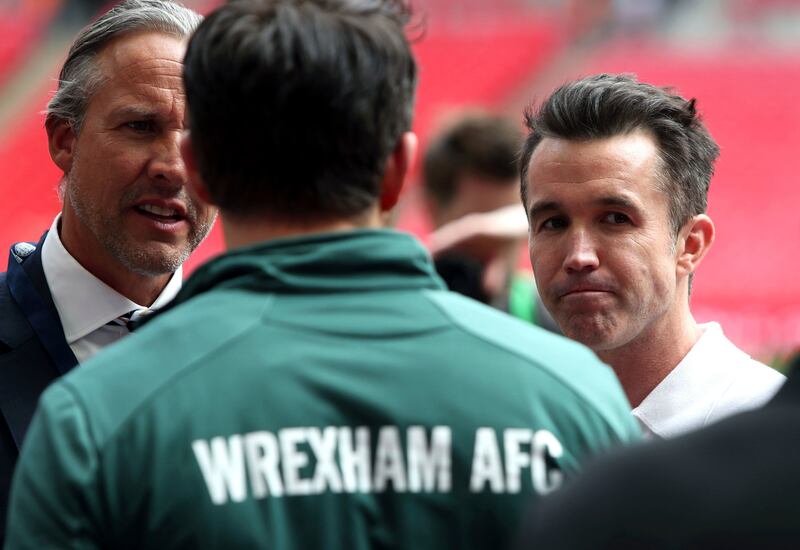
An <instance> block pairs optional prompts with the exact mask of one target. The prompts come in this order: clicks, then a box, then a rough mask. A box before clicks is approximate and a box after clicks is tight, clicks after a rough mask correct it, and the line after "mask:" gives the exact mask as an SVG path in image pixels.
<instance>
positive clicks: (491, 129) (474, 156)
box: [423, 113, 522, 206]
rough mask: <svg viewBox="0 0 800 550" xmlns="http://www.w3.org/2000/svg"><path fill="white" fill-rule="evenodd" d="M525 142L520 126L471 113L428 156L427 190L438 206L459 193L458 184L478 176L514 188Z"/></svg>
mask: <svg viewBox="0 0 800 550" xmlns="http://www.w3.org/2000/svg"><path fill="white" fill-rule="evenodd" d="M521 141H522V131H521V129H520V128H519V126H518V124H517V123H516V122H514V121H513V120H509V119H507V118H505V117H502V116H499V115H491V114H484V113H470V114H467V115H465V116H463V117H461V118H459V119H458V120H457V121H455V123H454V124H452V125H450V126H448V127H447V128H445V130H444V131H443V132H441V133H440V134H439V135H438V136H436V137H435V138H434V140H433V141H432V142H431V144H430V146H429V147H428V149H427V151H426V152H425V159H424V162H423V175H424V186H425V191H426V193H427V194H428V196H429V197H430V198H431V199H432V200H433V201H435V202H436V203H437V204H438V205H439V206H446V205H447V204H448V203H449V202H450V201H451V200H453V199H454V198H455V197H456V196H457V195H458V192H459V180H460V179H461V178H462V177H464V176H465V175H471V176H477V177H480V178H481V179H483V180H485V181H487V182H491V183H493V184H496V185H497V186H498V187H506V186H515V185H516V175H517V155H518V152H519V145H520V142H521Z"/></svg>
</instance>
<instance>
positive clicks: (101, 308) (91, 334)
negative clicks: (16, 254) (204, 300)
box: [42, 214, 183, 363]
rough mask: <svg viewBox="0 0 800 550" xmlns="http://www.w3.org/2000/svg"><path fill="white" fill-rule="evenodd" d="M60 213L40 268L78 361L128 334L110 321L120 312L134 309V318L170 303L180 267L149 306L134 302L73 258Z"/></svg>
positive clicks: (85, 358) (47, 239)
mask: <svg viewBox="0 0 800 550" xmlns="http://www.w3.org/2000/svg"><path fill="white" fill-rule="evenodd" d="M60 219H61V214H59V215H58V216H56V219H55V220H54V221H53V225H52V226H51V227H50V231H49V232H48V233H47V237H45V239H44V243H43V244H42V269H43V270H44V276H45V278H46V279H47V285H48V286H49V287H50V294H51V295H52V296H53V302H54V303H55V306H56V310H57V311H58V316H59V318H60V319H61V325H62V326H63V327H64V337H65V338H66V340H67V344H69V347H70V348H71V349H72V352H73V353H74V354H75V357H76V358H77V359H78V362H79V363H83V362H85V361H86V360H87V359H89V358H90V357H92V356H93V355H94V354H95V353H97V352H98V351H100V349H102V348H103V347H105V346H107V345H109V344H112V343H114V342H116V341H117V340H119V339H120V338H122V337H123V336H126V335H128V334H129V332H128V329H127V328H125V327H124V326H121V325H109V324H108V323H109V322H110V321H113V320H114V319H116V318H117V317H119V316H120V315H125V314H126V313H128V312H131V311H134V312H135V313H134V315H133V316H132V319H134V320H135V319H136V317H139V316H141V315H143V314H146V313H148V312H149V311H152V310H156V309H159V308H161V307H163V306H165V305H166V304H167V303H169V302H170V301H171V300H172V299H173V298H174V297H175V295H176V294H177V293H178V291H179V290H180V289H181V278H182V274H183V272H182V268H178V270H177V271H176V272H175V273H174V274H173V275H172V278H171V279H170V280H169V283H167V286H166V287H164V290H163V291H162V292H161V294H160V295H159V296H158V298H157V299H156V301H155V302H153V304H152V305H151V306H150V307H149V308H148V307H145V306H142V305H140V304H137V303H136V302H133V301H131V300H129V299H128V298H126V297H125V296H123V295H122V294H120V293H119V292H117V291H116V290H114V289H113V288H111V287H110V286H108V285H107V284H105V283H104V282H103V281H101V280H100V279H98V278H97V277H95V276H94V275H92V274H91V273H89V272H88V271H87V270H86V269H85V268H84V267H83V266H82V265H81V264H79V263H78V261H77V260H76V259H75V258H73V257H72V256H71V255H70V253H69V252H67V249H66V248H64V245H63V244H62V243H61V238H60V237H59V235H58V226H59V221H60Z"/></svg>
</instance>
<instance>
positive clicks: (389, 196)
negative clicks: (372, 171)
mask: <svg viewBox="0 0 800 550" xmlns="http://www.w3.org/2000/svg"><path fill="white" fill-rule="evenodd" d="M417 146H418V140H417V135H416V134H415V133H413V132H405V133H404V134H403V135H402V136H400V140H399V141H398V142H397V146H396V147H395V148H394V151H392V154H391V156H390V157H389V160H388V161H386V169H385V170H384V172H383V181H382V182H381V203H380V207H381V212H386V211H388V210H391V209H392V208H394V206H395V205H396V204H397V201H398V199H399V198H400V191H401V190H402V189H403V183H405V180H406V177H407V176H408V175H409V173H410V172H411V168H412V167H413V165H414V160H415V159H416V157H417Z"/></svg>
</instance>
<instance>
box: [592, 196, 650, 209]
mask: <svg viewBox="0 0 800 550" xmlns="http://www.w3.org/2000/svg"><path fill="white" fill-rule="evenodd" d="M594 202H595V203H596V204H599V205H601V206H619V207H621V208H628V209H638V208H639V206H638V205H637V204H636V203H635V202H633V201H632V200H631V199H629V198H627V197H621V196H619V195H615V196H609V197H600V198H599V199H597V200H595V201H594Z"/></svg>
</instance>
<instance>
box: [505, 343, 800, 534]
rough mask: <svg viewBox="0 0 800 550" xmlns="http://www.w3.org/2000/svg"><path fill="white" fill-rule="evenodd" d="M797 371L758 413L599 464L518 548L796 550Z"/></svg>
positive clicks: (538, 515) (541, 509) (535, 520)
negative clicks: (745, 549)
mask: <svg viewBox="0 0 800 550" xmlns="http://www.w3.org/2000/svg"><path fill="white" fill-rule="evenodd" d="M798 368H800V355H798V356H796V357H795V360H794V361H793V363H792V364H791V365H790V367H789V369H788V371H787V372H788V373H789V376H788V379H787V380H786V383H785V384H784V385H783V387H782V388H781V389H780V390H779V391H778V393H777V395H775V397H774V398H773V399H772V400H770V401H769V402H768V403H767V404H766V405H765V406H764V407H762V408H760V409H757V410H754V411H747V412H744V413H742V414H737V415H734V416H732V417H730V418H726V419H724V420H723V421H721V422H719V423H717V424H715V425H713V426H710V427H708V428H706V429H703V430H699V431H697V432H694V433H691V434H688V435H685V436H683V437H679V438H676V439H672V440H669V441H658V442H655V443H653V444H651V445H644V446H641V447H640V448H637V449H633V450H630V451H629V452H621V453H619V455H618V456H609V457H608V458H607V460H601V461H598V463H597V464H593V465H592V466H591V467H589V468H587V469H586V470H585V472H584V473H583V474H582V475H581V476H580V478H579V479H577V480H576V482H575V483H573V484H572V485H570V486H568V487H565V488H564V489H562V490H561V491H559V492H558V493H557V494H553V495H551V496H549V497H548V498H546V499H544V501H543V502H540V503H538V504H539V506H538V507H537V509H536V512H535V513H534V516H533V517H531V518H530V521H528V522H526V527H525V530H524V533H523V535H522V536H521V537H520V544H519V546H518V548H519V549H520V550H521V549H524V548H536V549H537V550H540V549H552V550H561V549H562V548H571V549H574V550H580V549H584V548H585V549H587V550H588V549H592V550H594V549H609V550H611V549H614V550H616V549H619V548H649V549H662V548H663V549H668V548H682V549H697V550H701V549H702V550H706V549H709V548H718V549H729V548H759V549H766V548H770V549H771V548H784V549H788V548H797V545H798V541H800V521H798V517H800V500H798V498H797V495H798V494H800V473H798V471H797V463H798V460H800V442H799V441H798V438H797V434H798V433H800V373H798Z"/></svg>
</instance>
